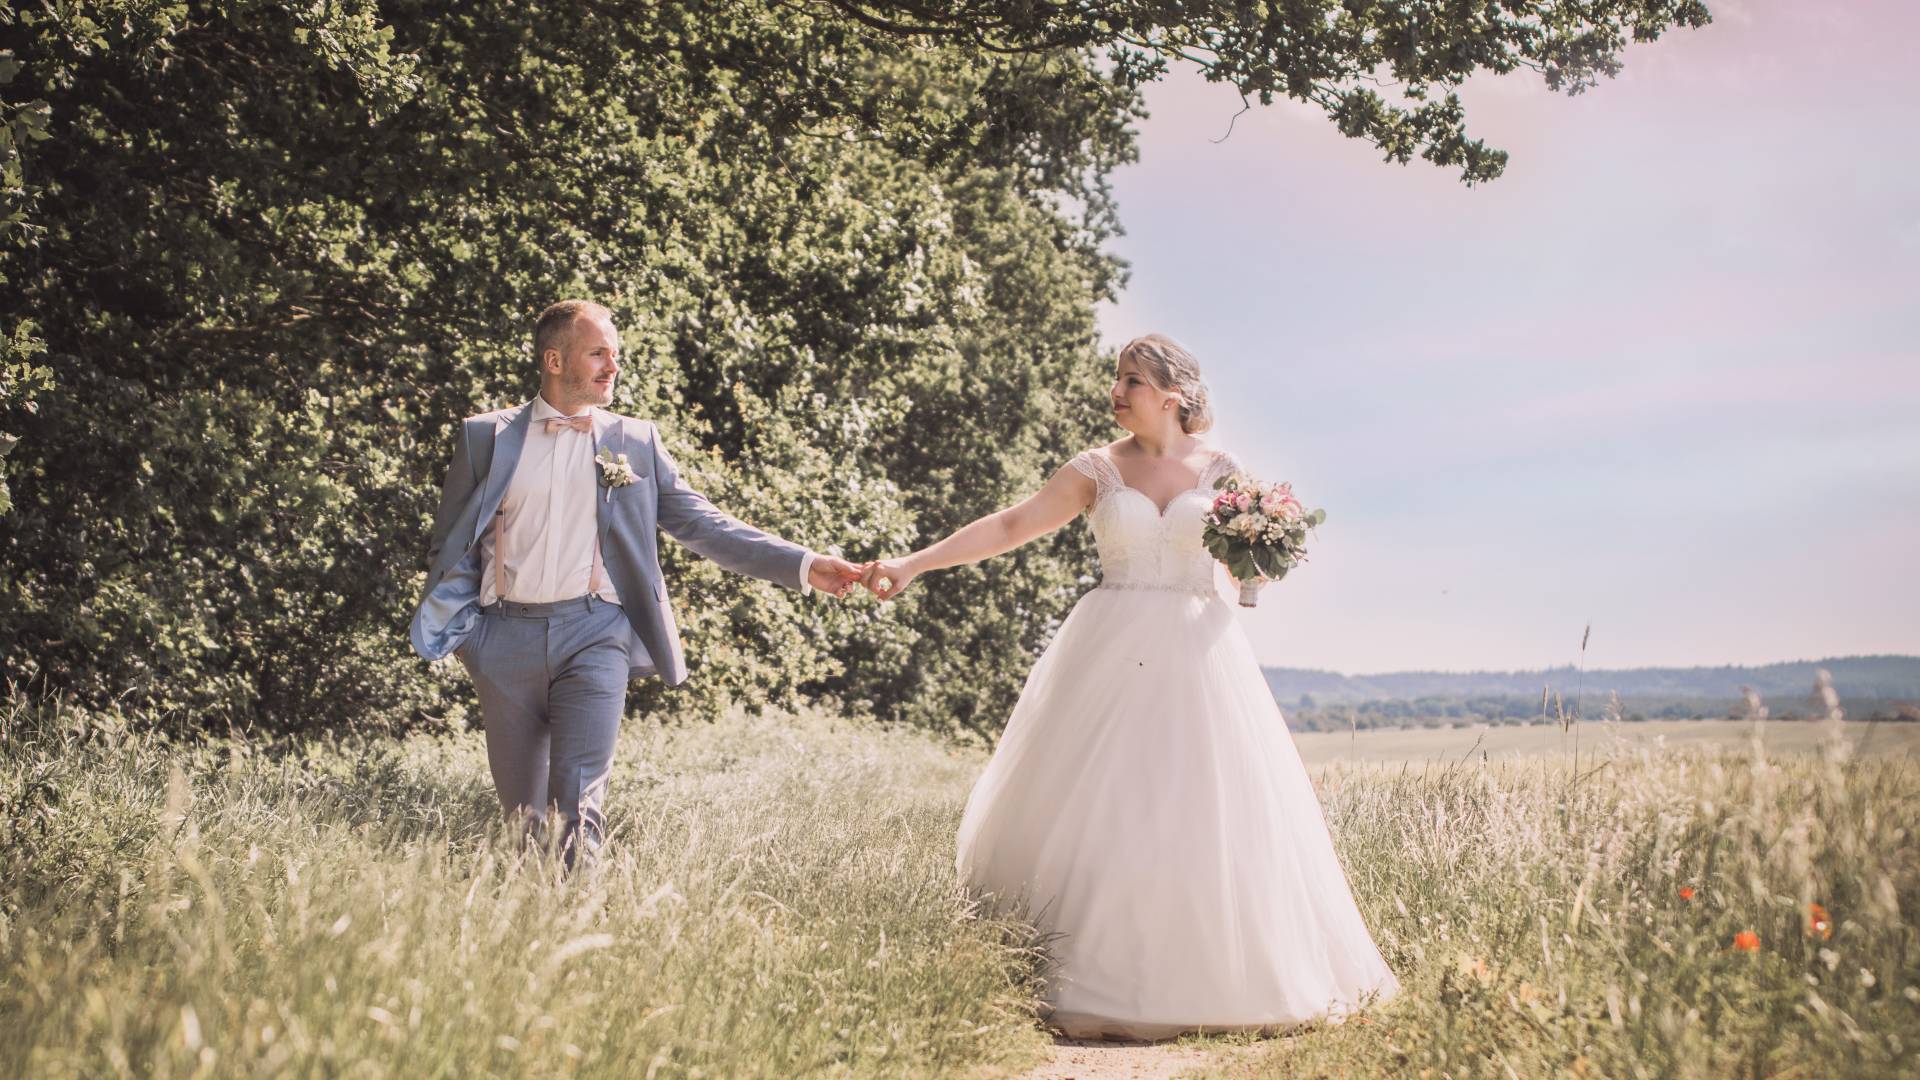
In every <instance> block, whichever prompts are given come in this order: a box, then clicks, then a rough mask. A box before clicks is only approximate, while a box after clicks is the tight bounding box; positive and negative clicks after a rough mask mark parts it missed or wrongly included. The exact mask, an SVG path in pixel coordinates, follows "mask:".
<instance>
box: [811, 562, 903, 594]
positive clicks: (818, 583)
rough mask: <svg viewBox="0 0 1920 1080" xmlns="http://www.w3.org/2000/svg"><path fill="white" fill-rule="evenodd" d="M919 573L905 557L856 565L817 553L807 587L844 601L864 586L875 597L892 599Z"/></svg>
mask: <svg viewBox="0 0 1920 1080" xmlns="http://www.w3.org/2000/svg"><path fill="white" fill-rule="evenodd" d="M919 573H920V572H919V570H917V569H915V568H914V567H913V566H912V565H911V562H910V560H909V559H905V558H900V559H877V560H875V561H873V562H868V563H852V562H848V561H847V560H845V559H842V558H840V557H839V556H837V555H827V554H817V555H815V556H814V558H813V566H812V568H811V569H809V570H808V571H807V584H809V585H811V586H813V587H814V588H816V589H818V590H820V591H821V592H823V593H826V594H828V595H830V596H834V597H837V598H839V599H842V600H844V599H846V596H847V594H848V593H849V592H852V591H853V587H854V586H855V585H864V586H866V588H867V591H868V592H871V593H872V594H873V595H874V596H875V597H877V598H879V599H881V600H891V599H893V598H894V597H896V596H899V595H900V594H901V593H902V592H903V591H905V590H906V587H907V583H908V582H910V581H912V580H913V579H914V578H915V577H917V576H918V575H919Z"/></svg>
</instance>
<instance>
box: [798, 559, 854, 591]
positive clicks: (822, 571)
mask: <svg viewBox="0 0 1920 1080" xmlns="http://www.w3.org/2000/svg"><path fill="white" fill-rule="evenodd" d="M864 577H866V567H864V566H856V565H854V564H853V563H850V562H848V561H847V560H845V559H842V558H840V557H838V556H835V555H815V556H814V557H813V567H812V568H811V569H810V570H808V571H807V584H809V585H811V586H813V587H814V588H816V589H819V590H820V591H821V592H823V593H831V594H833V595H834V596H837V597H842V598H844V597H845V596H846V595H847V593H848V592H849V591H851V590H852V589H853V587H854V586H855V585H858V584H860V582H861V579H863V578H864Z"/></svg>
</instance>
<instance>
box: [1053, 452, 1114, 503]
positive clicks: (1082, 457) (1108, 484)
mask: <svg viewBox="0 0 1920 1080" xmlns="http://www.w3.org/2000/svg"><path fill="white" fill-rule="evenodd" d="M1067 464H1068V465H1071V466H1073V467H1074V468H1075V469H1078V470H1079V471H1081V472H1082V473H1085V474H1086V475H1088V476H1090V477H1092V478H1093V487H1094V495H1093V500H1094V501H1095V502H1099V501H1100V500H1101V499H1104V498H1106V497H1107V496H1109V495H1111V494H1113V493H1114V492H1115V491H1118V490H1119V489H1121V488H1123V487H1125V486H1126V483H1125V481H1123V480H1121V479H1120V469H1119V467H1118V466H1116V465H1115V464H1114V463H1113V461H1112V460H1111V459H1109V458H1108V457H1107V455H1105V454H1103V453H1101V452H1100V451H1098V450H1082V451H1081V452H1079V453H1078V454H1075V455H1074V456H1073V459H1072V460H1071V461H1068V462H1067Z"/></svg>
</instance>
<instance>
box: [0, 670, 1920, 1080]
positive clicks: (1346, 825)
mask: <svg viewBox="0 0 1920 1080" xmlns="http://www.w3.org/2000/svg"><path fill="white" fill-rule="evenodd" d="M1636 727H1647V728H1648V729H1649V730H1652V728H1651V726H1650V725H1636ZM1378 734H1381V735H1390V734H1395V733H1378ZM1414 734H1428V735H1446V736H1453V737H1455V738H1456V739H1458V738H1461V737H1463V736H1470V735H1471V733H1469V732H1435V733H1414ZM1541 734H1544V733H1541ZM1592 734H1593V735H1594V737H1593V738H1591V739H1589V738H1588V737H1587V736H1586V735H1583V737H1582V741H1581V748H1582V752H1581V762H1582V765H1581V769H1580V771H1579V772H1578V773H1575V772H1574V771H1572V770H1570V769H1569V768H1567V767H1566V763H1565V761H1564V760H1563V759H1560V758H1557V757H1555V756H1553V754H1552V753H1551V752H1550V753H1549V754H1547V755H1534V756H1523V755H1521V754H1518V753H1514V754H1509V755H1507V756H1502V757H1491V756H1490V757H1489V759H1488V760H1487V761H1485V762H1482V761H1481V759H1480V758H1479V757H1478V755H1477V754H1475V755H1473V756H1472V757H1471V758H1470V759H1468V760H1466V761H1462V760H1461V757H1462V755H1463V754H1464V749H1463V750H1461V751H1460V752H1459V753H1455V752H1454V749H1453V747H1452V746H1448V747H1447V748H1446V750H1447V754H1446V756H1447V758H1448V760H1447V761H1446V762H1445V763H1444V764H1438V763H1436V764H1426V765H1415V766H1412V767H1405V766H1401V765H1397V764H1394V762H1393V761H1392V760H1391V759H1388V758H1374V759H1372V760H1371V761H1369V762H1359V763H1343V762H1337V761H1336V762H1331V763H1327V762H1325V761H1324V757H1325V755H1324V754H1322V753H1321V752H1320V751H1319V750H1318V749H1316V750H1315V751H1314V754H1315V755H1316V756H1319V757H1320V758H1321V759H1322V764H1321V765H1320V767H1318V768H1317V769H1316V770H1315V776H1316V778H1317V783H1318V785H1319V788H1320V792H1321V796H1322V802H1323V805H1324V806H1325V808H1326V814H1327V820H1328V823H1329V826H1330V827H1331V828H1332V830H1333V833H1334V837H1335V840H1336V843H1337V844H1338V846H1339V849H1340V852H1341V856H1342V859H1343V860H1344V862H1345V864H1346V866H1347V868H1348V872H1349V876H1350V878H1351V880H1352V883H1353V886H1354V890H1355V894H1356V896H1357V898H1358V899H1359V901H1360V904H1361V907H1362V909H1363V911H1364V913H1365V914H1366V917H1367V919H1368V923H1369V925H1370V926H1372V927H1373V928H1374V931H1375V935H1376V937H1377V939H1378V941H1379V943H1380V945H1381V948H1382V951H1383V952H1384V954H1385V955H1386V957H1387V960H1388V962H1389V964H1391V965H1392V966H1393V967H1394V969H1395V971H1396V972H1398V973H1399V974H1400V976H1401V979H1402V981H1403V983H1404V984H1405V986H1406V992H1405V993H1404V994H1403V995H1402V996H1401V997H1400V998H1398V999H1396V1000H1395V1001H1393V1002H1390V1003H1387V1004H1386V1005H1384V1006H1381V1007H1379V1008H1377V1009H1376V1010H1374V1011H1373V1012H1372V1013H1370V1014H1368V1015H1365V1016H1362V1017H1359V1018H1357V1019H1355V1020H1353V1021H1352V1022H1349V1023H1347V1024H1344V1025H1340V1026H1337V1027H1331V1028H1318V1027H1316V1028H1310V1029H1308V1030H1305V1031H1301V1032H1298V1033H1296V1034H1293V1035H1291V1036H1289V1037H1286V1038H1280V1039H1272V1040H1264V1041H1256V1040H1243V1039H1231V1038H1225V1039H1205V1040H1188V1041H1186V1042H1183V1043H1181V1044H1178V1045H1175V1046H1172V1047H1169V1048H1165V1049H1161V1048H1149V1049H1147V1050H1144V1051H1140V1052H1132V1053H1121V1054H1109V1053H1106V1052H1104V1049H1103V1048H1099V1047H1064V1048H1055V1047H1053V1046H1052V1045H1051V1041H1050V1040H1049V1039H1048V1038H1047V1037H1046V1035H1045V1034H1044V1033H1043V1032H1042V1031H1041V1030H1040V1029H1039V1028H1038V1027H1037V1026H1036V1025H1035V1024H1034V1022H1033V1019H1032V1013H1031V1008H1030V1002H1031V1000H1032V998H1033V995H1034V993H1035V991H1036V989H1037V988H1038V986H1039V980H1040V979H1041V978H1042V977H1043V974H1042V972H1043V966H1042V965H1043V963H1044V954H1043V950H1042V949H1040V948H1038V947H1037V946H1036V943H1035V942H1034V940H1033V936H1032V934H1031V932H1030V930H1028V929H1027V928H1025V927H1024V926H1022V925H1021V924H1020V923H1019V922H1018V921H1016V920H1012V919H1007V920H1001V921H991V920H985V919H982V918H980V917H979V913H978V912H977V911H976V910H974V908H973V907H972V906H971V905H970V904H969V903H968V902H967V900H966V898H965V897H964V896H963V895H962V894H961V893H960V892H959V890H958V889H957V888H956V887H955V886H954V883H953V881H952V876H951V874H952V870H951V866H952V863H951V859H952V836H953V829H954V827H955V825H956V824H957V821H958V817H959V812H960V806H961V801H962V799H963V798H964V795H965V793H966V790H967V788H968V786H969V785H970V783H971V780H972V777H973V776H974V775H975V773H976V772H977V770H978V768H979V766H980V764H981V763H982V761H983V755H982V754H980V753H979V752H977V751H967V750H958V749H954V748H951V747H949V746H946V745H944V744H942V743H939V742H937V741H935V740H933V739H930V738H928V737H926V736H923V735H920V734H917V733H913V732H887V731H878V730H874V729H873V728H871V727H865V726H858V725H852V724H848V723H846V722H844V721H839V720H836V719H835V718H833V717H831V716H826V715H819V714H804V715H798V716H786V715H782V716H775V717H769V718H764V719H749V718H741V717H736V718H733V719H730V720H728V721H726V722H723V723H720V724H715V725H698V726H690V727H684V728H672V729H662V728H659V727H657V726H654V725H650V724H647V723H644V722H638V721H636V722H634V723H632V724H631V725H630V726H629V729H628V731H627V732H626V733H625V736H624V741H623V745H622V747H621V752H620V757H619V759H618V767H617V772H616V775H615V778H614V787H613V796H612V798H613V804H612V805H613V810H614V815H615V821H616V827H617V829H618V832H617V835H616V837H615V847H614V854H613V856H612V858H611V860H610V861H609V863H608V864H607V866H606V868H605V870H604V872H602V873H601V874H599V875H598V876H597V877H594V878H592V879H591V880H586V881H573V882H566V883H562V882H556V881H555V880H554V879H553V877H552V874H551V873H550V871H549V870H548V869H547V867H546V865H545V864H544V863H543V862H542V861H541V860H539V859H537V858H536V859H531V860H529V859H527V858H523V857H520V856H518V855H517V854H516V853H515V852H514V851H513V850H512V848H511V845H510V844H507V843H506V842H505V841H504V840H503V839H502V838H500V837H498V836H496V835H494V833H493V832H492V829H491V821H492V817H493V804H492V795H491V791H490V788H489V786H488V784H487V779H486V770H485V758H484V751H483V747H482V744H481V741H480V738H479V737H478V736H477V735H476V734H471V733H470V734H465V735H461V736H458V737H454V738H438V739H435V738H412V739H407V740H369V741H364V742H363V741H357V740H325V739H320V740H307V741H302V742H297V743H293V744H289V745H283V746H280V747H277V748H274V749H272V750H271V751H269V750H268V749H267V748H265V747H260V746H248V745H245V744H239V743H225V742H215V743H208V744H203V745H195V746H178V745H169V744H167V743H164V742H162V741H159V740H157V739H154V738H151V737H148V736H143V735H134V734H128V733H126V732H124V731H121V730H119V729H117V728H115V727H114V726H113V725H112V724H110V723H107V722H103V721H102V720H100V719H99V718H97V717H88V716H82V715H77V714H73V713H67V712H62V711H60V710H57V709H51V708H46V707H41V706H29V705H22V704H18V703H15V704H14V705H12V706H11V707H10V708H5V709H0V859H3V860H4V861H3V862H0V1075H6V1076H35V1077H66V1076H129V1075H137V1076H161V1077H169V1076H193V1075H205V1076H229V1075H232V1076H237V1075H248V1076H256V1075H257V1076H285V1075H366V1076H407V1077H413V1076H466V1075H481V1074H485V1075H493V1076H511V1077H518V1076H543V1077H544V1076H563V1075H564V1076H592V1077H601V1076H605V1077H628V1076H653V1077H695V1076H704V1077H770V1078H771V1077H795V1076H835V1077H839V1076H897V1077H920V1076H966V1077H983V1078H984V1077H992V1076H1009V1077H1017V1076H1022V1075H1026V1074H1028V1073H1029V1071H1030V1070H1033V1069H1034V1068H1036V1067H1037V1066H1043V1065H1045V1064H1046V1063H1047V1062H1048V1060H1049V1057H1050V1056H1051V1057H1052V1066H1051V1067H1050V1071H1047V1072H1044V1073H1043V1074H1042V1075H1048V1076H1060V1075H1075V1076H1079V1077H1081V1078H1082V1080H1087V1078H1091V1077H1095V1076H1100V1075H1108V1074H1107V1073H1103V1072H1102V1071H1101V1070H1102V1069H1105V1068H1106V1067H1107V1065H1108V1064H1111V1065H1112V1066H1113V1067H1114V1068H1116V1069H1118V1070H1122V1071H1117V1072H1114V1073H1111V1075H1173V1074H1174V1073H1176V1072H1182V1073H1184V1074H1185V1075H1200V1076H1212V1077H1241V1076H1270V1075H1285V1076H1305V1077H1317V1076H1355V1077H1402V1076H1421V1075H1426V1076H1431V1077H1441V1076H1456V1077H1467V1076H1488V1077H1496V1076H1498V1077H1533V1076H1563V1075H1566V1076H1580V1075H1587V1076H1656V1075H1657V1076H1681V1077H1696V1076H1697V1077H1712V1076H1772V1075H1792V1076H1808V1077H1811V1076H1833V1075H1846V1076H1850V1077H1851V1076H1861V1077H1875V1076H1887V1077H1892V1076H1902V1075H1907V1076H1910V1075H1913V1074H1914V1072H1915V1070H1916V1068H1920V1058H1916V1053H1917V1052H1920V947H1916V940H1917V938H1916V931H1915V917H1914V912H1915V909H1916V905H1920V845H1916V844H1915V843H1914V840H1913V838H1914V837H1915V836H1916V835H1920V764H1916V762H1915V761H1914V759H1913V757H1912V756H1911V754H1910V753H1906V752H1902V753H1882V752H1880V747H1881V746H1883V745H1887V744H1881V743H1879V740H1880V739H1881V738H1882V736H1883V734H1884V733H1882V734H1876V735H1874V736H1873V738H1874V739H1875V740H1876V742H1875V744H1874V746H1873V753H1871V754H1870V755H1869V756H1866V757H1854V756H1851V755H1849V754H1848V753H1846V751H1845V749H1844V745H1845V740H1846V739H1848V738H1850V737H1851V736H1852V733H1851V732H1850V731H1837V730H1836V732H1835V734H1837V735H1838V736H1839V738H1838V739H1836V741H1835V742H1833V743H1831V744H1828V745H1825V746H1815V747H1814V748H1813V751H1814V752H1808V753H1797V752H1796V753H1791V754H1780V755H1779V756H1777V757H1773V758H1770V759H1762V760H1759V761H1758V762H1756V761H1755V759H1754V758H1753V757H1752V755H1751V753H1750V750H1749V748H1748V747H1747V746H1746V744H1744V743H1740V742H1739V741H1738V740H1737V739H1734V741H1733V742H1732V743H1731V749H1728V750H1714V749H1710V748H1707V747H1702V746H1691V747H1687V748H1675V747H1673V746H1671V745H1669V746H1656V745H1653V744H1650V743H1646V742H1639V743H1631V742H1630V743H1625V744H1611V745H1610V744H1609V743H1608V742H1607V741H1606V740H1604V739H1602V738H1600V737H1599V735H1598V731H1597V727H1596V728H1595V729H1594V731H1593V732H1592ZM1816 734H1817V733H1816ZM1555 737H1557V730H1556V731H1555ZM1367 738H1368V737H1367V736H1364V735H1363V736H1362V739H1363V740H1365V739H1367ZM1729 738H1733V736H1731V735H1730V736H1729ZM1769 739H1771V736H1769ZM1304 742H1305V740H1303V743H1304ZM1464 745H1471V738H1470V737H1469V738H1467V741H1466V743H1465V744H1464ZM1590 754H1593V755H1596V756H1594V757H1590V756H1589V755H1590ZM1402 760H1404V758H1403V759H1402ZM1145 854H1148V855H1150V853H1145ZM1816 904H1817V905H1819V907H1817V908H1816V907H1814V906H1813V905H1816ZM1745 934H1751V935H1753V936H1752V938H1751V939H1748V938H1746V937H1737V936H1736V935H1745ZM1736 941H1739V942H1743V943H1744V942H1748V941H1751V944H1752V945H1753V947H1752V948H1751V949H1745V948H1736V947H1735V943H1736ZM1063 1069H1064V1070H1065V1071H1062V1070H1063Z"/></svg>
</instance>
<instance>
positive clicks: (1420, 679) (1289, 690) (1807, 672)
mask: <svg viewBox="0 0 1920 1080" xmlns="http://www.w3.org/2000/svg"><path fill="white" fill-rule="evenodd" d="M1822 668H1824V669H1826V670H1827V671H1829V672H1831V673H1832V675H1833V685H1834V689H1836V690H1838V691H1839V692H1840V694H1841V695H1842V696H1843V697H1847V698H1876V699H1884V700H1898V701H1920V656H1840V657H1834V658H1831V659H1827V660H1796V661H1792V662H1789V663H1784V664H1763V665H1761V666H1758V667H1692V668H1624V669H1604V668H1603V669H1594V670H1589V671H1588V672H1587V673H1586V674H1585V676H1584V677H1583V676H1582V675H1581V674H1580V673H1579V672H1578V671H1577V670H1576V669H1574V668H1572V667H1559V668H1547V669H1545V670H1540V671H1469V672H1449V671H1399V672H1392V673H1390V674H1385V675H1342V674H1340V673H1338V672H1334V671H1316V670H1314V669H1311V668H1285V667H1270V668H1263V669H1262V670H1263V671H1264V672H1265V673H1266V676H1267V685H1268V686H1270V687H1272V688H1273V695H1274V697H1275V698H1277V699H1279V700H1280V701H1282V702H1292V701H1297V700H1299V698H1300V696H1301V695H1303V694H1305V695H1307V696H1309V697H1311V698H1312V699H1313V700H1314V702H1315V703H1317V704H1319V705H1359V704H1364V703H1367V702H1374V701H1411V700H1415V699H1418V698H1425V697H1441V698H1475V697H1532V698H1534V699H1535V700H1538V699H1539V697H1540V689H1541V687H1543V686H1550V687H1552V688H1553V689H1554V690H1555V691H1557V692H1559V693H1560V694H1562V695H1563V696H1566V697H1569V698H1570V697H1572V695H1573V693H1574V691H1575V688H1576V686H1579V685H1584V686H1585V688H1586V692H1587V694H1588V696H1589V697H1590V698H1591V697H1594V696H1597V697H1599V698H1602V699H1604V698H1605V697H1606V696H1607V694H1608V692H1609V691H1613V692H1617V693H1618V694H1619V695H1620V696H1621V697H1622V698H1637V697H1651V698H1700V699H1703V700H1713V701H1721V700H1729V699H1736V698H1738V697H1739V696H1740V688H1741V687H1742V686H1748V687H1752V688H1753V689H1754V690H1755V691H1756V692H1758V693H1759V694H1760V695H1761V696H1762V697H1765V698H1775V697H1780V698H1786V697H1792V698H1796V699H1797V698H1802V697H1805V696H1806V695H1807V694H1808V693H1810V692H1811V691H1812V689H1813V680H1814V673H1815V672H1817V671H1819V670H1821V669H1822Z"/></svg>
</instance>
